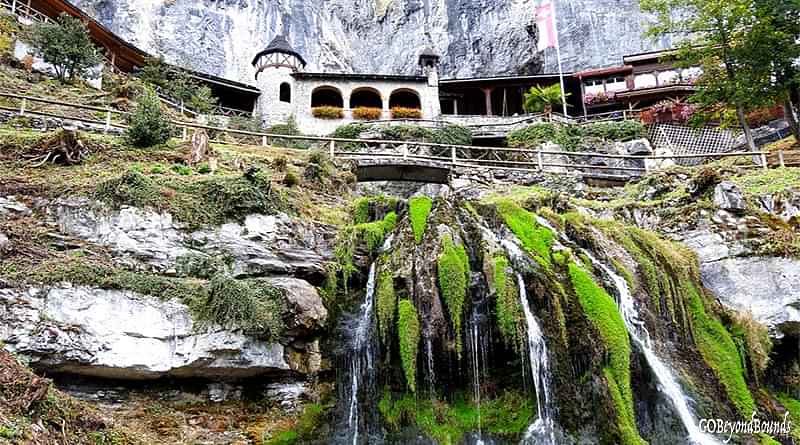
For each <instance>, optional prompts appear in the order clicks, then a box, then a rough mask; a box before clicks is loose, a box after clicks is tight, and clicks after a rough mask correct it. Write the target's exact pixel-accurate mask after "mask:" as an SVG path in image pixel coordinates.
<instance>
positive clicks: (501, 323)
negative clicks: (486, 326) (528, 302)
mask: <svg viewBox="0 0 800 445" xmlns="http://www.w3.org/2000/svg"><path fill="white" fill-rule="evenodd" d="M493 265H494V287H495V316H496V318H497V328H498V329H499V330H500V334H501V335H502V336H503V341H504V342H505V343H506V345H509V346H512V347H514V349H515V350H517V351H520V350H521V347H522V336H523V332H522V320H523V313H522V305H521V304H520V301H519V294H518V292H519V290H518V289H517V285H516V282H515V280H514V279H513V276H509V274H508V272H509V270H511V269H510V268H509V264H508V258H506V257H505V256H503V255H498V256H496V257H494V259H493Z"/></svg>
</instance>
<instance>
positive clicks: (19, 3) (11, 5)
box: [0, 0, 50, 23]
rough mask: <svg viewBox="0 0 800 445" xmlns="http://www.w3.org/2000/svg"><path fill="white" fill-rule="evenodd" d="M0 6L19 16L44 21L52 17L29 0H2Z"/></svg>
mask: <svg viewBox="0 0 800 445" xmlns="http://www.w3.org/2000/svg"><path fill="white" fill-rule="evenodd" d="M0 7H2V8H3V9H5V10H7V11H8V12H10V13H11V14H13V15H15V16H17V17H21V18H26V19H30V20H33V21H36V22H44V23H47V22H49V21H50V17H48V16H46V15H45V14H43V13H41V12H39V11H37V10H36V9H33V8H32V7H31V2H30V1H29V0H25V1H23V0H0Z"/></svg>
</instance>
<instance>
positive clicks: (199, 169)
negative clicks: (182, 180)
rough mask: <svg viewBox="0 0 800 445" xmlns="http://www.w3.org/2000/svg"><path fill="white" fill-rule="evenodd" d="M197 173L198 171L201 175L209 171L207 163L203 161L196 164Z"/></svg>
mask: <svg viewBox="0 0 800 445" xmlns="http://www.w3.org/2000/svg"><path fill="white" fill-rule="evenodd" d="M197 173H200V174H201V175H207V174H209V173H211V167H210V166H209V165H208V163H206V162H204V163H202V164H200V165H198V166H197Z"/></svg>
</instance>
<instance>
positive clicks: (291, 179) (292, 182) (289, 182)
mask: <svg viewBox="0 0 800 445" xmlns="http://www.w3.org/2000/svg"><path fill="white" fill-rule="evenodd" d="M299 183H300V179H299V178H298V177H297V175H296V174H294V173H293V172H286V174H285V175H284V176H283V185H285V186H286V187H294V186H296V185H297V184H299Z"/></svg>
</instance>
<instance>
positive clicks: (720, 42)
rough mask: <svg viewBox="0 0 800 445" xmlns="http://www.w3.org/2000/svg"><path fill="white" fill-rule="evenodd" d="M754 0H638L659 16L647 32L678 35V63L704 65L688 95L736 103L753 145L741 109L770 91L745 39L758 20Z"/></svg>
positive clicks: (710, 103) (712, 103) (705, 102)
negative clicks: (693, 89)
mask: <svg viewBox="0 0 800 445" xmlns="http://www.w3.org/2000/svg"><path fill="white" fill-rule="evenodd" d="M754 1H755V0H641V7H642V10H644V11H646V12H651V13H654V14H655V15H656V17H657V22H656V23H655V24H654V25H653V26H652V27H651V28H650V30H649V33H650V34H651V35H654V36H662V35H677V36H679V37H681V38H682V39H683V40H682V41H681V43H680V44H679V49H678V51H677V53H676V56H675V58H676V61H677V62H678V65H679V66H682V67H690V66H699V67H700V68H701V69H702V70H703V74H702V75H701V76H700V78H699V79H698V80H697V83H696V85H697V86H698V90H697V92H696V93H695V94H694V95H693V96H692V98H691V99H692V101H693V102H695V103H698V104H699V105H700V108H701V110H703V109H706V110H708V109H712V108H715V107H717V106H718V105H719V104H722V105H725V106H729V107H732V108H734V109H735V110H736V116H737V120H738V121H739V124H740V125H741V126H742V130H743V131H744V134H745V138H746V140H747V145H748V147H749V148H750V149H751V150H755V149H756V146H755V141H754V140H753V136H752V134H751V132H750V127H749V126H748V124H747V120H746V118H745V113H746V112H747V111H749V110H752V109H754V108H756V107H758V106H762V105H765V104H766V103H767V102H768V100H769V97H770V94H769V92H768V91H769V86H768V85H769V76H767V75H765V70H764V69H763V67H759V66H756V65H754V64H753V59H754V56H755V54H754V53H753V51H754V50H756V48H757V47H756V46H754V45H752V43H748V40H747V39H748V35H749V34H750V32H751V31H752V29H753V27H754V26H755V25H756V21H757V18H756V16H755V14H754V13H753V12H754Z"/></svg>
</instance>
